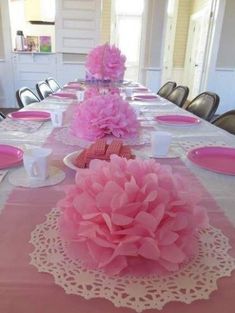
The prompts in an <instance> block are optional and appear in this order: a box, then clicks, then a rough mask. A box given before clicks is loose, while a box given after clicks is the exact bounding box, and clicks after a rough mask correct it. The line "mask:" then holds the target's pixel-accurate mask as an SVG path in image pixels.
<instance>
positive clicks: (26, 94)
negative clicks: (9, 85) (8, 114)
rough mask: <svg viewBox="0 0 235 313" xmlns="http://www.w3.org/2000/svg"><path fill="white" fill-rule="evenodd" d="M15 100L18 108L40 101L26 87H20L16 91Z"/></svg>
mask: <svg viewBox="0 0 235 313" xmlns="http://www.w3.org/2000/svg"><path fill="white" fill-rule="evenodd" d="M16 100H17V102H18V105H19V107H20V108H23V107H24V106H26V105H28V104H30V103H34V102H39V101H40V99H39V98H38V97H37V96H36V95H35V93H34V92H33V91H32V90H31V89H29V88H28V87H22V88H20V89H18V90H17V91H16Z"/></svg>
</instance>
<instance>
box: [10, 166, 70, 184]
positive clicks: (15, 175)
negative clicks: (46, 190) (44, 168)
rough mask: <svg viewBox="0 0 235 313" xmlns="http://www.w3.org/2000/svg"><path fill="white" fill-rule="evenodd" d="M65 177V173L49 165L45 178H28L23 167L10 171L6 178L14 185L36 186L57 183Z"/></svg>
mask: <svg viewBox="0 0 235 313" xmlns="http://www.w3.org/2000/svg"><path fill="white" fill-rule="evenodd" d="M64 179H65V173H64V172H63V171H62V170H60V169H59V168H57V167H55V166H50V167H49V175H48V177H47V179H46V180H43V181H41V180H37V179H30V178H29V177H28V175H27V173H26V171H25V169H24V168H23V167H21V168H19V169H17V170H15V171H14V172H12V173H11V174H10V175H9V177H8V180H9V182H10V183H11V184H12V185H14V186H20V187H27V188H38V187H46V186H53V185H57V184H59V183H60V182H62V181H63V180H64Z"/></svg>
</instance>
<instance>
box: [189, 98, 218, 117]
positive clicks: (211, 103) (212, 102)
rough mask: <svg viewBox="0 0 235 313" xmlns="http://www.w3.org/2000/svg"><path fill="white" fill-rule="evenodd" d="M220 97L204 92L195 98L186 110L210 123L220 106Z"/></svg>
mask: <svg viewBox="0 0 235 313" xmlns="http://www.w3.org/2000/svg"><path fill="white" fill-rule="evenodd" d="M219 100H220V99H219V96H218V95H217V94H216V93H213V92H203V93H201V94H200V95H198V96H197V97H196V98H194V99H193V100H192V101H191V102H190V103H189V104H188V105H187V107H186V108H185V110H187V111H189V112H192V113H193V114H195V115H197V116H199V117H201V118H203V119H204V120H207V121H210V120H211V119H212V117H213V116H214V114H215V112H216V110H217V108H218V106H219Z"/></svg>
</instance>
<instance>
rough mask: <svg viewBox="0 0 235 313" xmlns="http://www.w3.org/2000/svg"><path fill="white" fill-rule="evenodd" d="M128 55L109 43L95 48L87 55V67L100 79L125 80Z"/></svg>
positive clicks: (91, 73) (90, 72) (92, 74)
mask: <svg viewBox="0 0 235 313" xmlns="http://www.w3.org/2000/svg"><path fill="white" fill-rule="evenodd" d="M125 61H126V57H125V56H124V55H122V54H121V51H120V50H119V49H118V48H117V47H115V46H114V45H113V46H111V45H109V44H104V45H100V46H97V47H96V48H94V49H93V50H92V51H91V52H90V53H89V54H88V56H87V60H86V65H85V66H86V69H87V70H88V72H89V74H90V75H91V76H93V77H94V78H95V79H98V80H111V81H119V80H123V76H124V73H125V69H126V68H125Z"/></svg>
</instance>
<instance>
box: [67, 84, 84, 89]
mask: <svg viewBox="0 0 235 313" xmlns="http://www.w3.org/2000/svg"><path fill="white" fill-rule="evenodd" d="M63 89H65V90H83V88H82V87H81V85H72V84H70V85H68V86H64V87H63Z"/></svg>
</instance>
